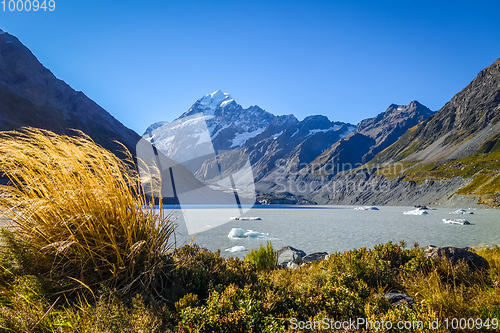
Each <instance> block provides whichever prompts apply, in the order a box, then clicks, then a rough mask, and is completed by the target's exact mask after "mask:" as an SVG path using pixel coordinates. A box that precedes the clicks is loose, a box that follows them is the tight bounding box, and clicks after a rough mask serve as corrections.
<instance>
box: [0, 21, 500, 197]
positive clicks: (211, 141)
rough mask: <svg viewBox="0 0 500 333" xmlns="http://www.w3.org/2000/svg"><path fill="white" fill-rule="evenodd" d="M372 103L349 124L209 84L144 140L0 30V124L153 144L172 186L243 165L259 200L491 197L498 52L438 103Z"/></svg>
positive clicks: (182, 187) (184, 188) (499, 103)
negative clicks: (267, 106) (239, 97)
mask: <svg viewBox="0 0 500 333" xmlns="http://www.w3.org/2000/svg"><path fill="white" fill-rule="evenodd" d="M369 107H370V106H369V105H367V108H369ZM186 109H187V108H186ZM335 111H336V110H325V113H328V114H335ZM381 111H383V110H374V112H373V115H374V117H373V118H370V119H365V120H362V121H360V122H359V123H358V124H349V123H343V122H339V121H335V120H331V119H329V118H328V117H326V116H324V115H311V116H308V117H306V118H305V119H303V120H299V119H297V118H296V117H295V116H294V115H274V114H272V113H270V112H267V111H265V110H263V109H261V108H260V107H258V106H256V105H255V106H250V107H248V108H243V107H242V106H241V105H239V104H238V103H237V102H236V101H235V100H234V99H233V98H232V97H231V96H230V95H229V94H228V93H225V92H222V91H220V90H218V91H215V92H213V93H211V94H208V95H205V96H203V97H201V98H200V99H199V100H197V101H196V102H195V103H194V104H193V105H192V106H191V108H189V109H188V110H187V111H186V112H184V113H181V112H180V113H179V114H180V116H179V117H178V118H177V119H175V120H174V121H172V122H166V121H159V122H156V123H154V124H152V125H151V126H149V127H148V128H147V129H146V131H145V132H144V134H143V136H142V138H143V140H141V136H139V135H138V134H137V133H135V132H134V131H132V130H130V129H128V128H126V127H125V126H124V125H122V124H121V123H120V122H119V121H118V120H117V119H115V118H114V117H113V116H112V115H111V114H109V113H108V112H107V111H105V110H104V109H103V108H101V107H100V106H99V105H98V104H97V103H95V102H94V101H92V100H91V99H89V98H88V97H86V96H85V94H84V93H82V92H79V91H75V90H73V89H72V88H71V87H70V86H69V85H67V84H66V83H65V82H63V81H61V80H59V79H57V78H56V77H55V76H54V75H53V74H52V73H51V72H50V70H49V69H47V68H45V67H44V66H43V65H42V64H41V63H40V62H39V61H38V60H37V59H36V57H35V56H34V55H33V54H32V53H31V51H30V50H29V49H28V48H26V47H25V46H24V45H23V44H22V43H21V42H20V41H19V40H18V39H17V38H16V37H14V36H12V35H10V34H8V33H6V32H3V31H2V30H0V130H1V131H6V130H15V129H19V128H22V127H26V126H31V127H38V128H42V129H47V130H51V131H54V132H56V133H60V134H70V135H72V134H73V133H74V132H73V131H72V129H78V130H80V131H82V132H84V133H86V134H87V135H88V136H90V137H91V138H92V139H93V140H94V141H95V142H97V143H99V144H100V145H102V146H103V147H105V148H107V149H110V150H112V151H114V152H119V150H120V147H119V146H117V145H116V144H115V143H114V141H115V140H117V141H119V142H121V143H123V144H124V145H125V146H126V147H127V148H128V149H129V150H130V151H131V152H132V153H133V154H134V155H135V156H138V155H140V152H139V151H137V149H143V150H144V151H148V154H152V152H153V151H154V153H155V154H156V153H157V151H159V152H160V154H159V155H157V156H160V157H159V158H160V159H161V160H162V161H163V162H164V165H163V166H164V167H165V170H167V169H168V171H169V172H170V176H172V175H173V176H172V177H174V176H175V178H177V179H180V180H182V181H181V182H179V183H178V184H176V185H177V186H176V187H177V194H178V193H182V192H186V193H187V192H189V191H191V190H192V189H200V188H203V187H204V185H205V184H209V185H210V184H212V185H213V184H216V183H217V182H218V181H219V180H220V179H227V178H231V177H229V176H231V175H235V174H237V173H238V172H241V170H246V169H245V166H246V165H250V166H251V169H250V170H251V172H250V173H247V174H246V177H247V178H248V181H247V182H246V183H241V182H240V183H238V187H239V186H241V187H242V188H241V189H238V190H242V192H241V193H244V191H245V189H246V188H245V184H248V185H251V186H249V189H250V190H253V189H255V192H256V193H257V200H258V201H260V202H261V203H306V204H350V205H414V204H421V205H430V204H431V205H454V204H460V205H462V204H470V205H475V204H486V205H489V206H499V205H500V172H499V170H500V59H499V60H497V61H496V62H495V63H493V64H492V65H491V66H489V67H488V68H486V69H484V70H483V71H481V72H480V73H479V74H478V76H477V77H476V78H475V79H474V80H472V82H471V83H470V84H469V85H467V86H466V87H465V88H464V89H463V90H462V91H460V92H459V93H457V94H456V95H455V96H454V97H453V98H452V99H451V100H450V101H449V102H448V103H446V105H445V106H443V107H442V108H441V109H440V110H438V111H437V112H433V111H431V110H429V109H428V108H427V107H425V106H424V105H422V104H420V103H419V102H417V101H411V102H409V103H408V105H395V104H392V105H389V107H388V108H387V109H386V110H385V111H383V112H381ZM155 156H156V155H155ZM179 163H180V164H179ZM231 179H232V178H231ZM212 187H213V186H212ZM233 187H234V186H233ZM169 191H170V192H172V191H171V190H169V189H165V191H164V193H166V196H171V195H172V193H170V192H169ZM173 192H174V193H173V195H174V196H175V195H176V193H175V190H174V191H173ZM198 192H199V197H197V198H196V200H195V201H197V202H209V201H210V200H213V199H214V198H216V197H217V195H215V193H216V191H213V189H211V188H209V187H206V186H205V189H203V190H200V191H198ZM167 193H169V194H168V195H167ZM221 200H222V199H221ZM215 201H217V200H215ZM222 201H223V200H222Z"/></svg>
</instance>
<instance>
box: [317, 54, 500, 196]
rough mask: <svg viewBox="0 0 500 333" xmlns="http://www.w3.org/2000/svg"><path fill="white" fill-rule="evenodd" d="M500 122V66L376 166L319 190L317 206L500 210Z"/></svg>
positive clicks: (395, 146)
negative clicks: (484, 206) (479, 207)
mask: <svg viewBox="0 0 500 333" xmlns="http://www.w3.org/2000/svg"><path fill="white" fill-rule="evenodd" d="M499 120H500V59H499V60H497V61H496V62H495V63H494V64H493V65H491V66H489V67H488V68H486V69H484V70H482V71H481V72H480V73H479V74H478V75H477V77H476V78H475V79H474V80H473V81H472V82H471V83H470V84H469V85H467V86H466V87H465V88H464V89H463V90H462V91H460V92H459V93H457V94H456V95H455V96H454V97H453V98H452V99H451V100H450V102H448V103H447V104H446V105H445V106H444V107H443V108H441V109H440V110H439V111H438V112H437V113H436V114H435V115H434V116H432V117H429V118H428V119H426V120H424V121H423V122H421V123H419V124H418V125H416V126H414V127H412V128H410V129H409V130H408V131H407V132H406V133H405V134H404V135H403V136H402V137H401V138H400V139H399V140H398V141H396V142H395V143H394V144H393V145H391V146H390V147H388V148H386V149H385V150H383V151H382V152H380V153H379V154H377V155H376V156H375V157H374V158H373V159H372V161H370V163H368V164H366V165H364V166H363V168H358V169H356V170H353V171H352V172H349V173H347V172H343V173H339V174H338V175H336V176H335V177H333V178H332V179H331V180H330V181H329V182H328V183H326V184H324V183H323V184H319V185H318V188H319V189H317V190H316V191H315V192H314V193H311V197H310V198H309V199H310V200H316V201H317V202H319V203H323V204H390V205H397V204H406V205H408V204H425V205H429V204H431V205H441V204H443V205H448V206H453V205H464V206H465V205H467V206H473V205H475V204H487V205H490V206H499V205H500V169H499V165H500V155H499V154H500V153H499V152H500V122H499ZM316 181H317V182H318V180H317V179H316Z"/></svg>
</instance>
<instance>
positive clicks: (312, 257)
mask: <svg viewBox="0 0 500 333" xmlns="http://www.w3.org/2000/svg"><path fill="white" fill-rule="evenodd" d="M327 255H328V253H327V252H314V253H311V254H308V255H307V256H305V257H303V258H302V262H304V263H310V262H314V261H320V260H323V259H325V257H326V256H327Z"/></svg>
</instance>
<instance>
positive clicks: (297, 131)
mask: <svg viewBox="0 0 500 333" xmlns="http://www.w3.org/2000/svg"><path fill="white" fill-rule="evenodd" d="M297 133H299V129H298V128H297V130H296V131H295V133H293V134H292V136H291V138H293V137H294V136H295V134H297Z"/></svg>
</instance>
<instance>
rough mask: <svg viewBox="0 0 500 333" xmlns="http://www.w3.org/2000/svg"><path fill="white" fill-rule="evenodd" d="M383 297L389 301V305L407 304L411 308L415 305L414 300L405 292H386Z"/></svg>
mask: <svg viewBox="0 0 500 333" xmlns="http://www.w3.org/2000/svg"><path fill="white" fill-rule="evenodd" d="M384 297H385V298H386V299H387V300H388V301H389V303H390V304H391V305H403V304H408V307H409V308H413V307H414V306H415V300H413V298H411V297H410V296H408V295H405V294H398V293H388V294H385V295H384Z"/></svg>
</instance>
